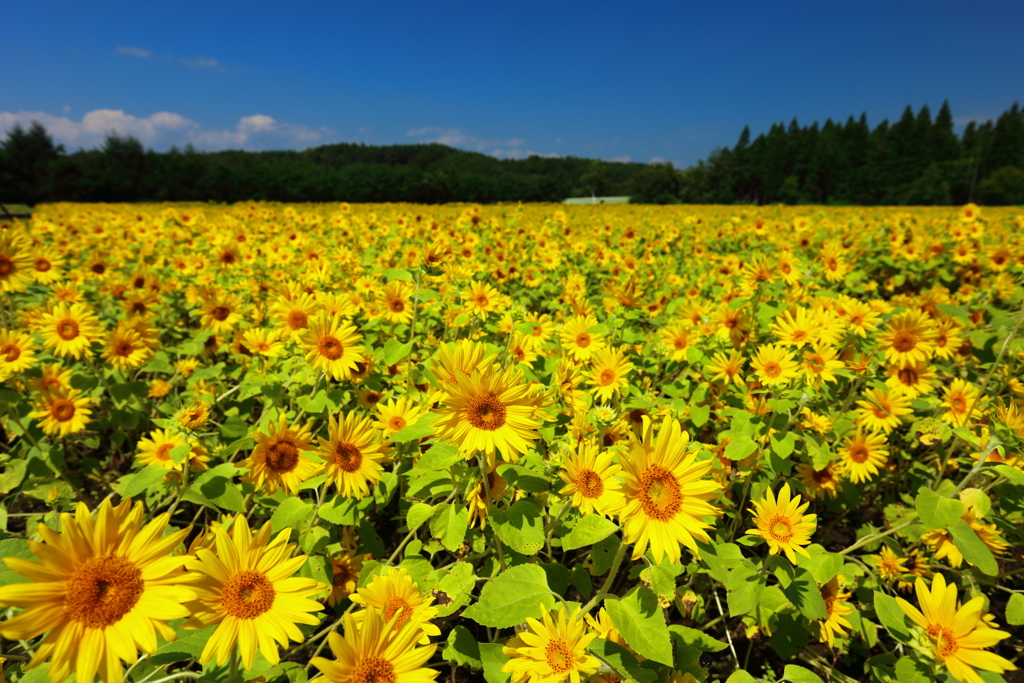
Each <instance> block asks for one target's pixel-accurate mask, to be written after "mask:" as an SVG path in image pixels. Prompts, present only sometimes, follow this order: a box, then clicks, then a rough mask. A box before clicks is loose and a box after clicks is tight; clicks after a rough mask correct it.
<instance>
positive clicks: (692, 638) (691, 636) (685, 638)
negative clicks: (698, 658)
mask: <svg viewBox="0 0 1024 683" xmlns="http://www.w3.org/2000/svg"><path fill="white" fill-rule="evenodd" d="M668 631H669V634H670V635H671V636H673V637H676V638H679V639H680V640H681V641H682V642H683V643H684V644H685V645H688V646H689V647H695V648H697V649H698V650H700V651H701V652H721V651H722V650H724V649H725V648H727V647H729V644H728V643H723V642H722V641H720V640H717V639H715V638H713V637H711V636H709V635H708V634H707V633H704V632H703V631H698V630H697V629H695V628H690V627H689V626H679V625H672V626H669V627H668Z"/></svg>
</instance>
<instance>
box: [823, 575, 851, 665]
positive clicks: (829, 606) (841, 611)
mask: <svg viewBox="0 0 1024 683" xmlns="http://www.w3.org/2000/svg"><path fill="white" fill-rule="evenodd" d="M843 579H844V577H843V575H842V574H836V575H835V576H833V577H832V579H831V580H830V581H829V582H828V583H826V584H824V585H822V586H821V587H820V591H821V599H822V600H823V601H824V602H825V610H826V617H825V619H824V620H823V621H819V622H818V640H819V641H821V642H823V643H828V646H829V647H835V646H836V636H841V635H843V633H845V631H844V630H843V629H846V628H853V626H852V625H851V624H850V622H849V621H847V620H846V615H848V614H853V608H852V607H850V605H849V603H848V602H847V600H849V599H850V594H849V593H847V592H846V591H844V590H843V589H842V585H843Z"/></svg>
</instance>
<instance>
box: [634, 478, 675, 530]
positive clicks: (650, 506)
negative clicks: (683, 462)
mask: <svg viewBox="0 0 1024 683" xmlns="http://www.w3.org/2000/svg"><path fill="white" fill-rule="evenodd" d="M639 498H640V507H641V508H642V509H643V511H644V514H646V515H647V516H648V517H650V518H651V519H653V520H656V521H659V522H667V521H668V520H670V519H672V518H673V517H675V516H676V513H678V512H679V509H680V508H681V507H682V506H683V491H682V489H681V488H680V486H679V482H678V481H677V480H676V478H675V476H673V475H672V473H671V472H669V471H668V470H667V469H665V468H664V467H662V466H661V465H648V467H647V469H646V470H644V473H643V475H641V477H640V488H639Z"/></svg>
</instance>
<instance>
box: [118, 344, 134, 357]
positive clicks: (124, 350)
mask: <svg viewBox="0 0 1024 683" xmlns="http://www.w3.org/2000/svg"><path fill="white" fill-rule="evenodd" d="M134 352H135V346H134V345H133V344H132V343H131V342H129V341H122V342H118V343H117V344H116V345H115V346H114V355H115V356H121V357H122V358H127V357H128V356H130V355H132V353H134Z"/></svg>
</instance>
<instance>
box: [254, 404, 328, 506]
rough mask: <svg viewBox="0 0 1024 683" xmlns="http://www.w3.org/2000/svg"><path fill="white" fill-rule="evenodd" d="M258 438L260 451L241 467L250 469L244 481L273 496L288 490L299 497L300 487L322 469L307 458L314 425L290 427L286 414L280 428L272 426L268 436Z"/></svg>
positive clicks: (269, 427) (255, 452)
mask: <svg viewBox="0 0 1024 683" xmlns="http://www.w3.org/2000/svg"><path fill="white" fill-rule="evenodd" d="M254 436H255V437H256V448H254V449H253V451H252V454H251V455H250V456H249V457H248V458H246V459H245V460H243V461H242V462H240V463H239V466H240V467H247V468H248V469H249V473H248V474H247V475H246V476H244V477H242V481H246V482H250V483H251V484H252V485H253V486H255V487H256V490H258V491H262V492H264V493H266V494H268V495H271V494H273V493H275V492H276V491H277V490H278V489H279V488H284V490H285V491H287V492H288V493H290V494H292V495H295V493H296V491H298V490H299V488H298V487H299V484H301V483H302V482H304V481H306V480H307V479H309V478H310V477H311V476H313V474H314V473H315V472H316V471H317V470H318V469H320V468H319V466H318V465H317V464H316V463H315V462H313V461H312V460H310V459H309V458H307V457H306V456H305V455H303V452H304V451H311V450H313V446H312V439H313V437H312V435H311V434H310V424H306V425H303V426H301V427H295V426H292V427H289V426H288V419H287V418H286V417H285V415H284V414H283V413H282V414H281V418H280V420H279V422H278V424H277V425H276V426H275V425H274V424H273V423H271V424H270V425H269V426H268V429H267V433H266V434H264V433H263V432H256V434H255V435H254Z"/></svg>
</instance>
